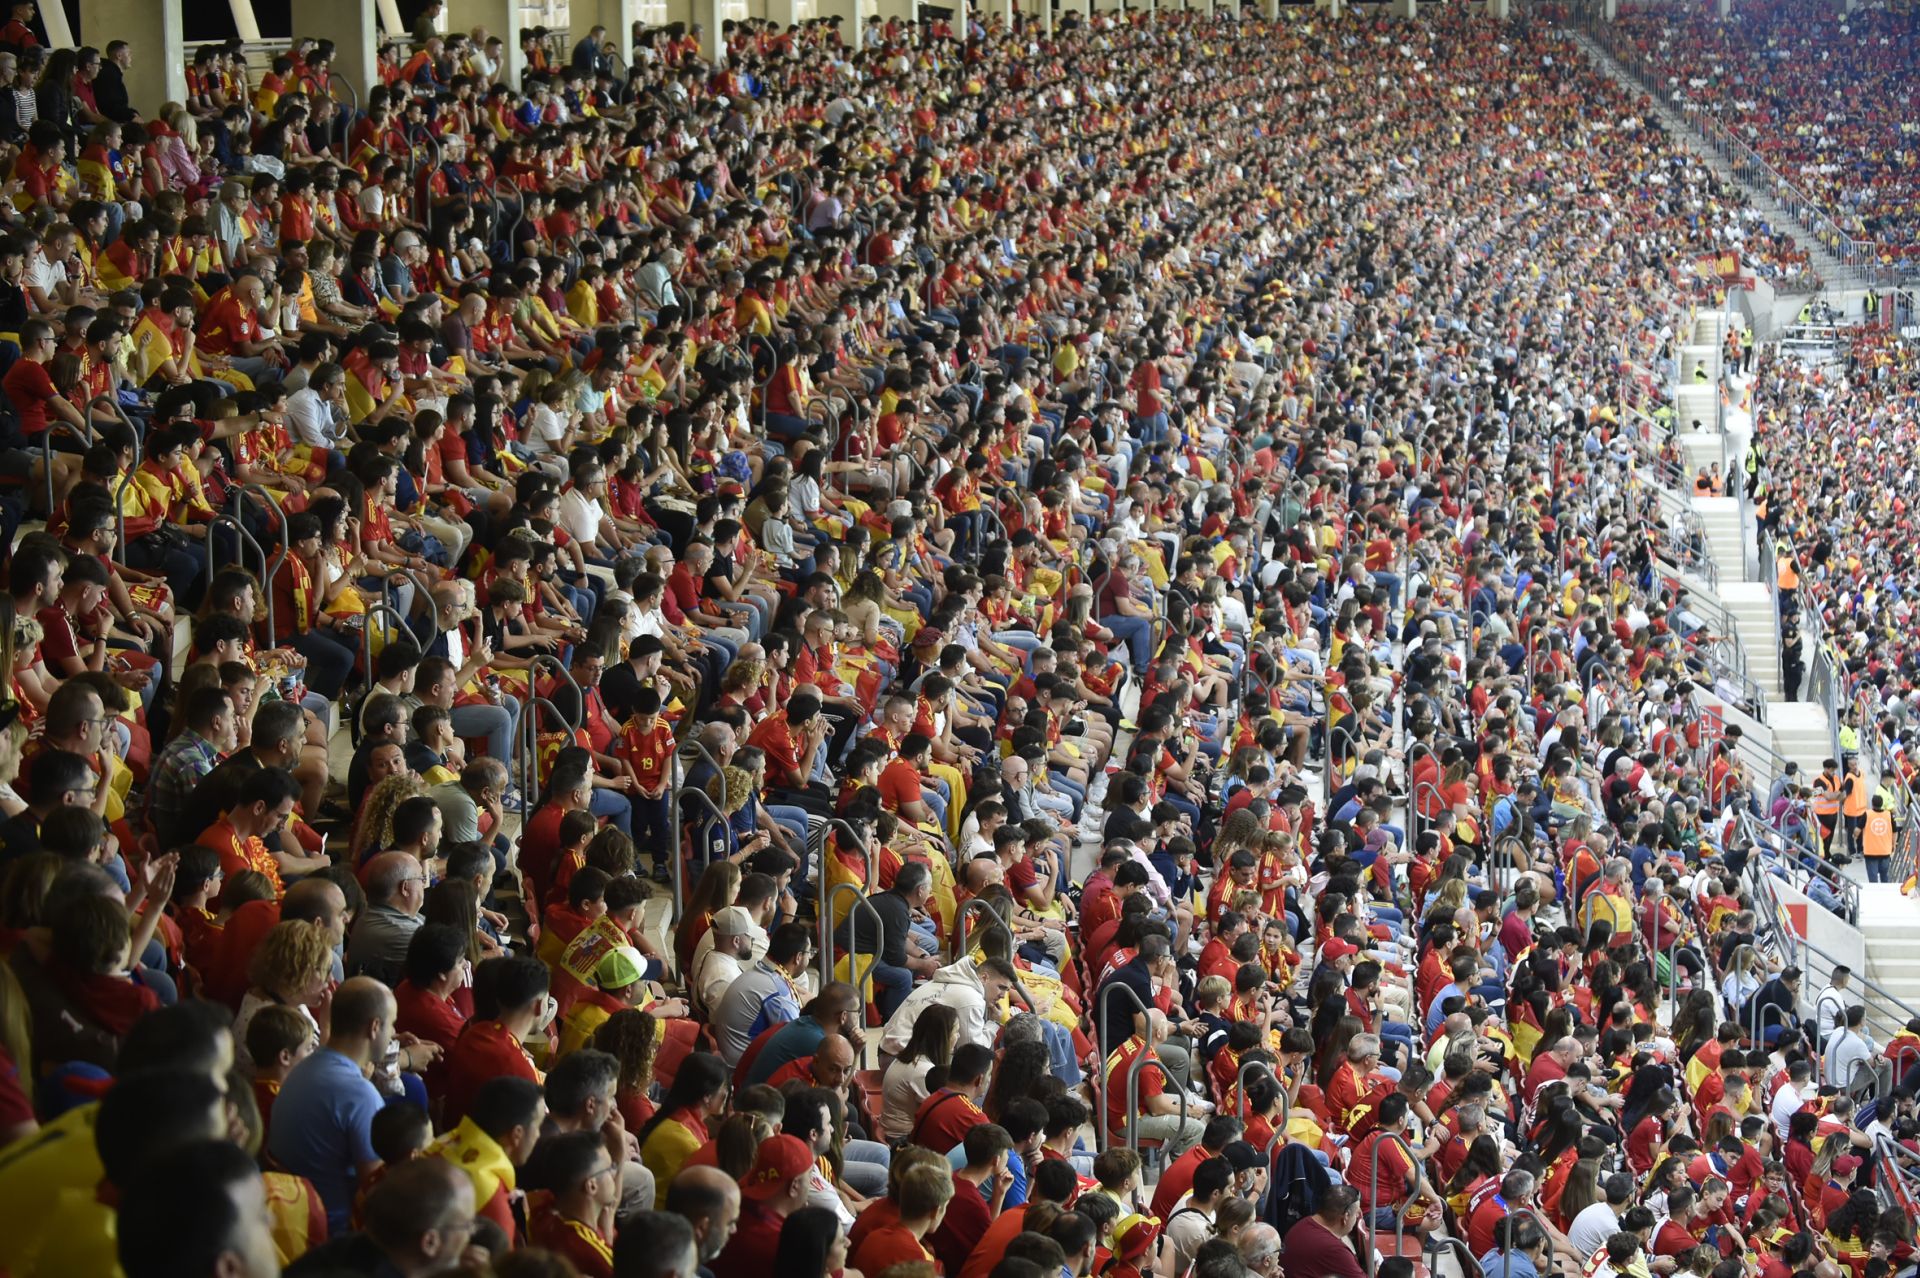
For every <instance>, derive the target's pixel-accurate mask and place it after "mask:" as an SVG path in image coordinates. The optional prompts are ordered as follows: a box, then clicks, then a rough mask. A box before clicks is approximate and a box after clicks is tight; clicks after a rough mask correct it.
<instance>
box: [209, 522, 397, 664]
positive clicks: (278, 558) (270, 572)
mask: <svg viewBox="0 0 1920 1278" xmlns="http://www.w3.org/2000/svg"><path fill="white" fill-rule="evenodd" d="M243 493H244V494H246V495H247V496H250V497H257V498H258V499H259V500H261V501H263V502H265V503H266V504H267V509H268V510H271V511H272V512H273V520H274V531H275V532H276V533H277V534H279V543H280V544H279V545H278V546H277V547H276V548H275V549H274V553H273V554H272V555H271V556H268V555H267V554H266V553H265V552H264V551H262V550H261V548H260V544H259V543H258V542H257V541H254V542H253V553H254V554H256V555H259V556H260V570H261V575H260V580H261V581H262V582H263V583H265V588H264V589H262V590H261V592H260V593H261V594H262V595H263V596H265V597H264V599H263V600H262V602H263V603H264V604H265V605H266V609H267V647H269V648H277V647H278V646H279V638H280V635H279V631H278V629H277V628H276V626H275V624H274V622H275V618H274V613H273V588H272V583H273V579H274V577H275V575H277V574H278V573H279V571H280V565H281V564H283V563H285V562H286V561H287V555H288V554H289V553H291V551H292V549H293V539H292V538H291V537H289V536H288V535H287V515H286V512H285V511H284V510H282V509H281V508H280V506H279V504H278V503H277V502H275V501H274V499H273V494H272V493H270V492H268V491H267V490H266V489H265V488H262V487H261V486H260V485H259V484H240V485H238V486H237V487H235V488H234V490H233V516H234V520H235V521H236V522H241V520H240V511H241V506H240V497H241V495H242V494H243ZM243 531H244V528H243ZM247 540H248V541H253V538H252V537H251V535H249V537H248V538H247ZM367 670H368V675H367V677H368V678H372V677H373V675H372V670H373V667H372V666H371V665H369V666H368V667H367Z"/></svg>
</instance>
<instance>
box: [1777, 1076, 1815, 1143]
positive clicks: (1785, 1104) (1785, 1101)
mask: <svg viewBox="0 0 1920 1278" xmlns="http://www.w3.org/2000/svg"><path fill="white" fill-rule="evenodd" d="M1804 1104H1806V1102H1805V1101H1803V1100H1801V1099H1800V1093H1799V1092H1798V1091H1796V1090H1794V1086H1793V1084H1792V1083H1782V1084H1780V1090H1779V1091H1777V1092H1775V1093H1774V1094H1773V1109H1772V1110H1771V1111H1769V1113H1770V1116H1771V1117H1772V1119H1773V1126H1774V1130H1775V1131H1777V1132H1779V1133H1780V1139H1781V1140H1785V1139H1786V1138H1787V1124H1788V1123H1789V1122H1791V1121H1792V1119H1793V1116H1794V1115H1795V1114H1797V1113H1799V1112H1800V1107H1801V1106H1802V1105H1804Z"/></svg>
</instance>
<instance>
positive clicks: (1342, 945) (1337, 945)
mask: <svg viewBox="0 0 1920 1278" xmlns="http://www.w3.org/2000/svg"><path fill="white" fill-rule="evenodd" d="M1359 952H1360V947H1359V946H1357V945H1349V944H1347V943H1346V942H1345V941H1343V940H1341V939H1340V938H1339V937H1337V936H1336V937H1335V938H1333V939H1332V940H1331V941H1328V942H1327V943H1326V944H1325V945H1323V946H1321V947H1320V957H1321V959H1322V960H1323V961H1325V962H1328V963H1331V962H1333V961H1334V960H1335V959H1343V958H1352V957H1353V956H1354V955H1356V954H1358V953H1359Z"/></svg>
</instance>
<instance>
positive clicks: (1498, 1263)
mask: <svg viewBox="0 0 1920 1278" xmlns="http://www.w3.org/2000/svg"><path fill="white" fill-rule="evenodd" d="M273 1108H274V1111H275V1112H276V1113H278V1112H279V1109H280V1106H279V1105H278V1104H277V1103H276V1104H275V1105H274V1107H273ZM1480 1272H1481V1273H1483V1274H1498V1275H1499V1278H1540V1271H1539V1270H1537V1269H1535V1268H1534V1267H1533V1259H1532V1258H1531V1257H1530V1256H1528V1255H1527V1254H1526V1253H1525V1252H1521V1251H1514V1252H1503V1251H1501V1250H1500V1249H1499V1248H1498V1247H1495V1248H1493V1249H1491V1250H1490V1251H1488V1252H1487V1254H1486V1255H1484V1256H1482V1257H1480Z"/></svg>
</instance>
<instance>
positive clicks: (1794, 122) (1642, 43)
mask: <svg viewBox="0 0 1920 1278" xmlns="http://www.w3.org/2000/svg"><path fill="white" fill-rule="evenodd" d="M1915 21H1916V19H1915V15H1914V12H1913V9H1912V7H1911V6H1908V5H1902V4H1876V5H1862V6H1859V7H1857V8H1854V7H1849V6H1844V5H1839V4H1825V3H1822V2H1821V0H1762V2H1760V3H1754V4H1741V5H1740V6H1738V11H1737V13H1736V14H1735V16H1734V17H1733V18H1732V19H1731V20H1726V21H1723V20H1720V19H1718V18H1716V17H1715V15H1714V14H1713V12H1712V11H1711V10H1709V9H1705V8H1692V9H1688V8H1683V7H1676V6H1671V5H1636V6H1633V7H1631V8H1630V7H1628V6H1625V5H1623V6H1621V10H1620V15H1619V21H1618V22H1617V23H1615V24H1612V25H1611V28H1610V31H1609V33H1608V34H1609V37H1610V39H1609V43H1610V44H1612V46H1613V48H1614V49H1615V51H1616V52H1619V53H1623V54H1627V55H1629V56H1636V57H1638V58H1639V59H1642V60H1644V63H1645V65H1646V66H1647V68H1648V70H1649V71H1651V72H1652V73H1653V74H1654V75H1657V76H1658V77H1660V78H1661V79H1662V80H1663V81H1664V82H1665V83H1666V84H1667V85H1668V86H1669V87H1670V88H1671V89H1672V91H1673V92H1674V93H1676V94H1677V95H1678V96H1679V97H1680V98H1681V99H1682V100H1683V101H1684V102H1685V103H1686V106H1687V109H1688V110H1689V111H1695V112H1699V113H1700V114H1701V115H1703V116H1705V117H1707V118H1710V119H1712V120H1714V121H1716V122H1717V123H1718V124H1720V125H1721V126H1723V127H1724V128H1726V129H1727V130H1729V131H1730V132H1731V133H1733V135H1734V136H1736V137H1737V138H1739V139H1740V140H1741V141H1742V142H1744V143H1746V144H1747V145H1748V146H1750V147H1752V148H1753V149H1754V150H1755V151H1757V152H1758V153H1759V154H1760V156H1761V157H1762V158H1763V159H1765V160H1766V161H1767V163H1769V164H1771V165H1772V166H1773V167H1774V168H1775V169H1777V170H1778V171H1779V172H1780V173H1781V174H1782V175H1783V176H1785V177H1786V179H1787V180H1788V181H1789V182H1791V183H1793V184H1794V185H1795V186H1796V187H1797V188H1798V189H1799V190H1800V191H1801V192H1803V193H1804V194H1805V195H1806V196H1807V197H1809V198H1810V199H1812V200H1813V201H1815V202H1816V203H1817V204H1819V205H1820V206H1821V207H1822V208H1823V210H1824V211H1825V212H1826V213H1827V214H1828V215H1829V216H1831V217H1832V218H1833V219H1834V221H1835V222H1836V223H1837V224H1838V225H1839V226H1840V227H1841V228H1842V229H1843V230H1845V231H1846V232H1847V234H1849V235H1851V236H1854V237H1856V238H1859V239H1863V240H1869V241H1874V242H1877V244H1878V246H1879V250H1880V254H1881V257H1882V260H1883V261H1888V262H1898V261H1901V260H1903V259H1905V258H1909V257H1912V256H1913V255H1914V254H1915V253H1916V252H1920V186H1917V185H1916V179H1915V176H1914V164H1913V151H1914V145H1915V134H1914V129H1915V125H1914V121H1913V112H1912V110H1911V103H1910V101H1909V97H1910V94H1911V90H1912V85H1913V79H1914V75H1915V73H1916V71H1917V70H1920V65H1917V64H1916V62H1915V59H1916V57H1920V40H1917V39H1916V36H1917V35H1920V32H1917V31H1916V29H1915ZM1841 67H1844V68H1845V74H1844V75H1837V74H1836V73H1835V72H1836V69H1837V68H1841Z"/></svg>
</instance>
